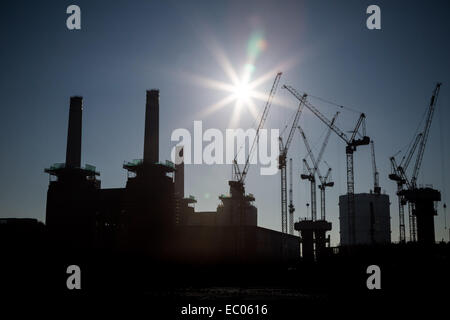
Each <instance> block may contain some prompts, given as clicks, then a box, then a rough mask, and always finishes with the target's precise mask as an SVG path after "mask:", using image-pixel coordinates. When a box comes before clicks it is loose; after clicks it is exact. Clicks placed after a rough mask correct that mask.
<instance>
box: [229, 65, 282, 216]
mask: <svg viewBox="0 0 450 320" xmlns="http://www.w3.org/2000/svg"><path fill="white" fill-rule="evenodd" d="M281 74H282V73H281V72H278V73H277V75H276V77H275V80H274V82H273V85H272V88H271V90H270V93H269V96H268V98H267V101H266V104H265V107H264V110H263V113H262V115H261V119H260V121H259V124H258V128H257V130H256V135H255V139H254V140H253V143H252V145H251V147H250V150H249V152H248V155H247V159H246V161H245V165H244V168H243V170H242V171H241V170H240V169H239V165H238V163H237V160H236V159H237V155H236V156H235V157H234V161H233V180H231V181H228V185H229V186H230V196H231V198H232V199H233V203H235V206H236V209H235V210H236V211H237V212H238V216H239V224H242V219H243V215H244V211H245V208H246V207H247V204H248V202H249V201H253V200H255V199H254V197H253V195H251V194H249V195H245V187H244V182H245V178H246V176H247V173H248V169H249V165H250V157H251V156H252V153H253V151H254V149H255V145H256V144H257V142H258V140H259V132H260V130H261V128H262V127H263V126H264V123H265V121H266V119H267V114H268V112H269V109H270V106H271V105H272V100H273V97H274V96H275V93H276V91H277V88H278V84H279V82H280V78H281Z"/></svg>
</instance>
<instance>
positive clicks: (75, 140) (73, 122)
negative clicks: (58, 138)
mask: <svg viewBox="0 0 450 320" xmlns="http://www.w3.org/2000/svg"><path fill="white" fill-rule="evenodd" d="M82 113H83V97H70V110H69V128H68V132H67V149H66V167H69V168H79V167H81V124H82V120H81V117H82Z"/></svg>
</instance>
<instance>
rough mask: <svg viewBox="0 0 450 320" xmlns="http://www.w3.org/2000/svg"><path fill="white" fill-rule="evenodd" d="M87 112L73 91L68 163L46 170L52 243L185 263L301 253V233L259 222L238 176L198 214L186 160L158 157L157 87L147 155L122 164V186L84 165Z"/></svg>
mask: <svg viewBox="0 0 450 320" xmlns="http://www.w3.org/2000/svg"><path fill="white" fill-rule="evenodd" d="M82 110H83V106H82V98H81V97H72V98H71V99H70V113H69V128H68V139H67V150H66V162H65V163H64V164H55V165H53V166H51V167H50V168H48V169H46V170H45V171H46V172H47V173H49V174H50V185H49V189H48V195H47V209H46V225H47V229H48V232H49V235H50V236H51V237H52V239H53V240H55V241H54V243H58V244H59V245H64V246H69V247H71V248H74V249H76V250H90V249H96V250H97V249H101V250H106V251H108V252H111V251H113V252H115V251H117V252H125V253H134V254H139V255H144V256H148V257H151V258H152V259H153V258H154V259H161V260H163V261H174V262H182V263H183V262H186V263H189V262H192V261H195V262H204V263H217V262H227V263H228V262H229V263H233V262H239V263H242V262H244V263H245V262H249V263H251V262H256V261H265V262H271V261H272V262H277V263H280V262H289V261H291V262H292V261H295V260H296V259H297V258H298V256H299V250H300V249H299V238H298V237H296V236H293V235H288V234H284V233H281V232H277V231H274V230H269V229H265V228H261V227H258V226H257V209H256V207H255V206H254V205H253V201H254V200H255V198H254V197H253V195H251V194H245V190H244V189H243V186H242V187H241V188H239V184H238V183H236V182H235V181H230V194H229V195H221V196H220V197H219V198H220V200H221V204H220V205H219V206H218V207H217V211H215V212H195V209H194V207H193V204H194V203H195V198H194V197H192V196H190V197H185V196H184V163H183V162H182V161H181V162H180V163H178V164H177V165H175V164H173V163H172V162H170V161H165V162H160V161H159V91H158V90H149V91H147V99H146V112H145V138H144V152H143V154H144V157H143V159H137V160H132V161H128V162H125V163H124V165H123V168H124V169H125V170H127V172H128V179H127V183H126V186H125V187H124V188H113V189H101V185H100V181H99V180H98V176H99V175H100V174H99V172H97V171H96V168H95V167H93V166H90V165H86V166H85V167H82V166H81V130H82ZM182 152H183V151H182V148H178V153H179V154H178V155H177V156H180V155H181V157H182ZM238 189H239V190H238ZM241 189H242V190H241ZM240 197H242V199H240ZM244 204H245V205H244Z"/></svg>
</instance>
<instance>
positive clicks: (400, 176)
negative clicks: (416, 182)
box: [389, 133, 423, 242]
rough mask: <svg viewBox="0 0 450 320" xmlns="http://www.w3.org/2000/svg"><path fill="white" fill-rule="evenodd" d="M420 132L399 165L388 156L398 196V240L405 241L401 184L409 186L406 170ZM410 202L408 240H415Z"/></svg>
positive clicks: (409, 204) (391, 175) (414, 218)
mask: <svg viewBox="0 0 450 320" xmlns="http://www.w3.org/2000/svg"><path fill="white" fill-rule="evenodd" d="M422 135H423V134H422V133H419V134H418V135H417V136H416V137H415V139H414V142H413V144H412V145H411V149H410V150H409V152H408V153H407V156H406V155H405V156H403V159H402V161H401V163H400V165H398V164H397V162H396V160H395V157H394V156H392V157H391V158H390V161H391V166H392V173H391V174H389V179H391V180H393V181H396V182H397V197H398V214H399V229H400V230H399V240H400V242H405V240H406V235H405V210H404V206H405V204H406V200H405V198H404V197H403V196H402V195H401V191H402V190H403V186H404V185H405V184H406V185H407V187H408V188H409V187H410V183H409V180H408V178H407V176H406V170H407V169H408V166H409V164H410V162H411V159H412V156H413V155H414V152H415V151H416V148H417V145H418V144H419V142H420V140H421V138H422ZM412 209H413V208H412V204H411V203H408V219H409V220H408V221H409V239H410V241H412V242H414V241H416V233H417V230H416V217H415V216H414V215H413V214H412Z"/></svg>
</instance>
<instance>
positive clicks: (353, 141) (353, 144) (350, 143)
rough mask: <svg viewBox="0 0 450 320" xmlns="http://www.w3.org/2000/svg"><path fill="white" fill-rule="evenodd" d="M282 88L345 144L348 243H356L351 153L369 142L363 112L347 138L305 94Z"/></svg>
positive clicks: (287, 87) (289, 87) (288, 87)
mask: <svg viewBox="0 0 450 320" xmlns="http://www.w3.org/2000/svg"><path fill="white" fill-rule="evenodd" d="M283 88H284V89H287V90H288V91H289V92H290V93H291V94H292V95H293V96H294V97H296V98H297V99H298V100H300V101H301V103H302V104H304V105H305V106H306V107H307V108H308V109H309V110H310V111H311V112H312V113H314V114H315V115H316V116H317V117H318V118H319V119H320V120H321V121H322V122H323V123H325V125H327V126H328V127H329V128H330V129H331V130H333V131H334V132H335V133H336V134H337V135H338V136H339V137H340V138H341V139H342V140H344V142H345V143H346V144H347V145H346V148H345V153H346V157H347V200H348V203H347V207H348V217H349V219H348V222H349V235H350V237H349V240H350V241H349V243H350V244H355V243H356V231H355V180H354V171H353V153H354V152H355V151H356V148H357V147H358V146H362V145H368V144H369V143H370V138H369V137H368V136H366V132H365V131H366V130H365V118H366V116H365V114H364V113H361V114H360V117H359V119H358V121H357V123H356V126H355V129H354V130H353V133H352V136H351V137H350V138H349V137H347V135H346V134H345V133H344V132H343V131H342V130H340V129H339V128H338V127H337V126H336V125H335V124H333V123H332V122H331V121H330V120H329V119H327V118H326V117H325V116H324V115H323V114H322V113H321V112H320V111H319V110H318V109H317V108H316V107H314V106H313V105H312V104H311V103H309V102H308V101H307V100H306V97H307V95H306V94H303V95H300V93H299V92H297V91H296V90H295V89H294V88H293V87H291V86H288V85H283ZM361 126H362V131H363V132H362V133H363V134H362V138H361V139H357V138H356V135H357V134H358V132H359V128H360V127H361Z"/></svg>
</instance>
